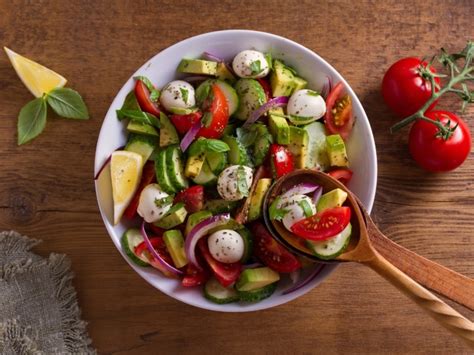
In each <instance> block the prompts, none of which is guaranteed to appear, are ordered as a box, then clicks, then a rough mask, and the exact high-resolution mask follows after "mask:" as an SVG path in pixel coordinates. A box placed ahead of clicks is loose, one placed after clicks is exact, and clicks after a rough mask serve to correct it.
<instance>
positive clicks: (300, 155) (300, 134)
mask: <svg viewBox="0 0 474 355" xmlns="http://www.w3.org/2000/svg"><path fill="white" fill-rule="evenodd" d="M308 142H309V137H308V132H306V131H305V130H304V129H303V128H299V127H295V126H291V127H290V144H289V145H288V149H289V150H290V152H291V154H292V155H293V159H294V163H295V168H297V169H303V168H304V167H305V161H306V155H307V154H308Z"/></svg>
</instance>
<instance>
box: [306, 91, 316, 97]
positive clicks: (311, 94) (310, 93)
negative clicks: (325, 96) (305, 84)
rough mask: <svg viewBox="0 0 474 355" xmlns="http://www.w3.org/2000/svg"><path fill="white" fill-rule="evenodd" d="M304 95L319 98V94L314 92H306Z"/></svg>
mask: <svg viewBox="0 0 474 355" xmlns="http://www.w3.org/2000/svg"><path fill="white" fill-rule="evenodd" d="M306 94H307V95H309V96H319V92H317V91H314V90H307V91H306Z"/></svg>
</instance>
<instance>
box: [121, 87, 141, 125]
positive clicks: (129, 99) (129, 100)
mask: <svg viewBox="0 0 474 355" xmlns="http://www.w3.org/2000/svg"><path fill="white" fill-rule="evenodd" d="M121 109H122V110H138V111H141V108H140V105H139V104H138V101H137V97H136V96H135V91H133V90H132V91H130V92H129V93H128V95H127V96H126V97H125V101H124V102H123V105H122V108H121ZM124 118H126V117H124ZM119 119H120V118H119Z"/></svg>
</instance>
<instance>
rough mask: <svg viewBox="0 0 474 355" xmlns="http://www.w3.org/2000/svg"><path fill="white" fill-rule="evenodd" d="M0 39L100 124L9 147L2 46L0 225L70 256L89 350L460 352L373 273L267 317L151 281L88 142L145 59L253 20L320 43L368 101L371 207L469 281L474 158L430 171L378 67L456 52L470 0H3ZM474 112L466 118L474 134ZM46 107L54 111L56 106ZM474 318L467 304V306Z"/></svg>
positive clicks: (353, 268) (10, 118)
mask: <svg viewBox="0 0 474 355" xmlns="http://www.w3.org/2000/svg"><path fill="white" fill-rule="evenodd" d="M0 8H1V9H2V11H1V13H2V14H1V16H0V44H1V45H6V46H9V47H10V48H12V49H13V50H15V51H18V52H19V53H21V54H25V55H26V56H28V57H30V58H32V59H33V60H37V61H38V62H40V63H43V64H45V65H47V66H49V67H51V68H52V69H54V70H56V71H58V72H59V73H61V74H63V75H64V76H66V77H67V78H68V79H69V85H70V86H71V87H73V88H75V89H76V90H78V91H79V92H81V93H82V95H83V96H84V98H85V101H86V102H87V104H88V107H89V109H90V113H91V119H90V120H89V121H85V122H73V121H68V120H63V119H58V118H51V119H49V121H48V124H47V127H46V131H45V132H44V134H42V135H41V136H40V137H39V138H38V139H36V140H35V141H34V142H33V143H31V144H28V145H25V146H21V147H18V146H17V145H16V121H17V120H16V117H17V115H18V112H19V110H20V108H21V107H22V105H24V104H25V103H26V102H27V101H28V100H30V99H31V95H30V94H29V92H28V91H27V90H26V89H25V88H24V86H23V85H22V83H21V82H20V81H19V80H18V78H17V77H16V74H15V72H14V71H13V69H12V68H11V66H10V64H9V62H8V60H7V58H6V56H5V55H0V93H1V94H0V107H1V111H0V156H1V158H2V165H1V166H2V172H1V180H0V229H16V230H18V231H20V232H22V233H24V234H27V235H30V236H34V237H36V238H40V239H42V240H44V242H43V243H42V245H41V246H40V247H39V251H40V252H41V253H43V254H46V253H49V252H52V251H54V252H60V253H66V254H68V255H69V256H70V258H71V259H72V263H73V269H74V271H75V274H76V278H75V286H76V288H77V291H78V295H79V301H80V304H81V306H82V310H83V316H84V318H85V319H86V320H87V321H88V322H89V332H90V335H91V337H92V339H93V341H94V346H95V347H96V348H97V349H98V350H99V352H101V353H109V354H112V353H124V354H125V353H127V354H144V353H155V354H157V353H160V354H176V353H193V354H196V353H203V354H209V353H229V354H233V353H276V354H287V353H308V354H309V353H349V352H351V353H352V352H354V353H380V352H388V353H405V352H410V353H433V352H440V353H463V352H465V353H467V352H468V349H467V348H466V347H465V346H464V344H463V343H462V342H461V341H460V340H458V339H456V338H454V337H453V336H451V335H450V334H449V333H447V332H446V331H445V330H444V329H443V328H441V327H440V326H439V325H438V324H436V323H435V322H434V321H433V320H431V319H430V318H429V317H428V316H426V315H425V314H424V313H423V312H422V311H421V310H420V309H418V308H417V307H416V306H415V305H414V304H413V303H412V302H410V301H408V300H407V299H406V298H405V297H404V296H403V295H401V294H400V293H399V292H398V291H397V290H396V289H394V288H393V287H392V286H391V285H389V284H387V283H386V282H385V281H384V280H383V279H381V278H380V277H379V276H378V275H376V274H375V273H374V272H372V271H371V270H369V269H368V268H365V267H363V266H359V265H344V266H341V267H340V268H339V269H338V270H337V271H336V272H335V273H334V274H333V275H332V276H331V277H330V278H329V279H328V280H327V281H326V282H325V283H324V284H322V285H321V286H320V287H319V288H317V289H315V290H314V291H312V292H311V293H309V294H308V295H306V296H304V297H301V298H300V299H298V300H296V301H294V302H291V303H290V304H286V305H283V306H280V307H277V308H274V309H270V310H266V311H263V312H259V313H249V314H245V313H244V314H225V313H213V312H209V311H204V310H201V309H197V308H193V307H191V306H187V305H184V304H181V303H178V302H177V301H175V300H173V299H171V298H169V297H167V296H165V295H163V294H161V293H160V292H159V291H157V290H155V289H154V288H152V287H151V286H149V285H148V284H147V283H146V282H145V281H144V280H142V279H141V278H140V277H139V276H138V275H137V274H135V273H134V272H133V271H132V270H131V268H130V267H129V266H128V265H127V264H126V263H125V262H124V260H123V259H122V257H121V256H120V255H119V253H118V252H117V250H116V249H115V247H114V246H113V244H112V242H111V240H110V238H109V236H108V235H107V232H106V230H105V228H104V226H103V224H102V220H101V218H100V215H99V213H98V208H97V204H96V198H95V191H94V184H93V180H92V176H93V161H94V153H95V145H96V140H97V136H98V133H99V129H100V126H101V124H102V119H103V117H104V115H105V113H106V110H107V109H108V107H109V105H110V103H111V101H112V99H113V98H114V96H115V94H116V93H117V91H118V90H119V88H120V87H121V86H122V85H123V83H124V82H125V81H126V80H127V79H128V77H129V76H130V74H131V73H133V72H134V71H135V69H136V68H137V67H139V66H140V65H141V64H142V63H143V62H145V61H146V60H147V59H148V58H150V57H151V56H152V55H154V54H155V53H157V52H159V51H161V50H162V49H164V48H166V47H168V46H169V45H171V44H173V43H175V42H177V41H179V40H182V39H184V38H187V37H190V36H193V35H196V34H200V33H203V32H208V31H213V30H220V29H228V28H247V29H255V30H260V31H267V32H273V33H276V34H278V35H281V36H285V37H287V38H290V39H292V40H295V41H297V42H299V43H301V44H303V45H304V46H306V47H308V48H311V49H313V50H314V51H315V52H317V53H318V54H320V55H321V56H322V57H324V58H325V59H326V60H328V61H329V62H330V63H331V64H332V65H333V66H334V67H335V68H336V69H337V70H338V71H339V72H340V73H341V74H342V75H343V76H344V77H345V78H346V79H347V80H348V82H349V83H350V84H351V86H352V87H353V88H354V90H355V92H356V93H357V94H358V95H359V97H360V99H361V101H362V103H363V105H364V107H365V109H366V112H367V114H368V116H369V119H370V122H371V125H372V128H373V130H374V135H375V141H376V144H377V150H378V162H379V177H378V190H377V196H376V201H375V207H374V211H373V214H374V215H375V216H376V220H377V221H378V223H379V225H380V227H381V229H382V230H383V231H385V232H386V233H387V234H388V235H389V236H391V238H392V239H393V240H395V241H396V242H398V243H400V244H402V245H404V246H406V247H408V248H410V249H411V250H413V251H415V252H417V253H419V254H421V255H423V256H426V257H428V258H430V259H432V260H435V261H437V262H439V263H441V264H444V265H446V266H448V267H450V268H453V269H454V270H456V271H459V272H461V273H464V274H466V275H468V276H470V277H473V276H474V247H473V245H474V237H473V233H472V232H473V228H474V186H473V176H474V159H473V157H472V154H471V157H470V158H469V159H468V160H467V162H466V163H465V164H464V165H463V166H462V167H461V168H459V169H458V170H456V171H455V172H452V173H449V174H443V175H431V174H427V173H425V172H423V171H421V170H420V169H419V168H417V167H416V166H415V164H414V163H413V161H412V160H411V159H410V157H409V154H408V151H407V148H406V134H405V132H403V133H402V134H398V135H390V134H389V133H388V128H389V127H390V125H391V124H393V123H394V122H395V117H394V115H392V114H391V113H390V112H389V111H388V109H387V108H386V106H385V105H384V103H383V102H382V98H381V95H380V83H381V79H382V76H383V73H384V71H385V70H386V69H387V68H388V66H389V65H390V64H391V63H392V62H394V61H395V60H397V59H399V58H401V57H405V56H423V55H426V56H430V55H431V54H432V53H434V52H435V51H436V49H437V48H439V47H440V46H445V47H448V48H450V49H460V48H462V46H463V45H464V43H465V41H466V40H467V39H468V38H471V39H473V37H474V36H473V35H474V32H473V29H474V28H473V26H472V19H473V18H474V3H473V2H472V1H471V0H467V1H423V2H421V1H417V2H414V1H393V2H390V3H389V2H387V1H371V2H363V3H362V2H359V1H337V2H334V3H333V4H331V3H330V2H321V1H320V2H318V3H317V4H316V2H312V1H280V0H278V1H272V2H265V1H260V2H257V1H220V2H216V3H214V4H211V2H209V3H208V4H204V2H198V1H188V0H182V1H161V2H151V1H150V2H146V3H143V4H138V3H137V4H135V2H117V3H116V4H115V5H113V6H112V5H110V4H109V2H105V1H103V2H102V1H97V2H95V1H82V2H80V1H77V2H71V3H69V2H65V1H57V2H41V3H40V2H25V3H24V4H20V3H16V4H15V5H14V4H12V3H11V2H10V1H6V0H2V1H0ZM473 112H474V111H473V110H472V109H471V110H470V111H468V113H467V114H466V115H465V116H464V117H465V118H466V120H467V122H468V123H469V124H470V126H471V127H472V128H474V118H473V117H472V113H473ZM50 116H52V115H51V114H50ZM458 309H459V310H460V311H462V312H463V313H464V314H465V315H466V316H468V317H469V318H471V319H472V318H473V312H469V311H467V310H466V309H463V308H461V307H458Z"/></svg>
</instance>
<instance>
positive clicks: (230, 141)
mask: <svg viewBox="0 0 474 355" xmlns="http://www.w3.org/2000/svg"><path fill="white" fill-rule="evenodd" d="M222 140H223V141H224V142H226V143H227V145H228V146H229V148H230V150H229V163H230V164H232V165H246V166H251V164H250V157H249V155H248V153H247V149H245V147H244V145H243V144H242V143H240V142H239V140H238V139H237V138H235V137H232V136H224V137H222Z"/></svg>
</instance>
